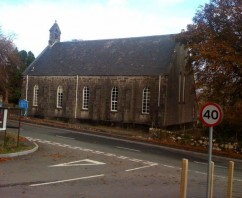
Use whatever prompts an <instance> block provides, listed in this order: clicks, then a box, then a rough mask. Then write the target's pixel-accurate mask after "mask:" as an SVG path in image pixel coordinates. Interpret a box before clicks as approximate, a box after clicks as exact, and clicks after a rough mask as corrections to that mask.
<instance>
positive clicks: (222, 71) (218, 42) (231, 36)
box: [176, 0, 242, 144]
mask: <svg viewBox="0 0 242 198" xmlns="http://www.w3.org/2000/svg"><path fill="white" fill-rule="evenodd" d="M241 13H242V4H241V0H211V1H210V3H208V4H205V5H204V6H201V7H200V8H199V9H198V10H197V12H196V14H195V16H194V18H193V24H189V25H188V26H187V30H183V31H182V32H181V33H180V34H178V35H177V36H176V39H177V41H179V42H181V43H182V44H183V45H184V46H185V47H186V49H187V51H188V54H187V69H188V71H190V72H193V73H194V75H195V82H196V83H195V89H196V91H197V99H198V106H199V107H201V105H203V104H204V103H206V102H216V103H218V104H219V105H220V106H222V109H223V114H224V118H223V121H222V123H221V124H220V125H219V126H217V127H216V128H215V133H216V134H215V135H216V136H217V139H220V140H221V141H230V139H233V140H234V141H237V142H238V143H239V144H242V116H241V112H242V86H241V85H242V14H241Z"/></svg>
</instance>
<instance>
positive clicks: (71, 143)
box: [0, 124, 242, 198]
mask: <svg viewBox="0 0 242 198" xmlns="http://www.w3.org/2000/svg"><path fill="white" fill-rule="evenodd" d="M21 135H23V136H26V137H29V138H30V139H31V140H33V141H35V142H36V143H37V144H39V146H40V149H39V150H38V151H37V152H36V153H34V154H31V155H28V156H24V157H18V158H15V159H14V160H10V161H7V162H4V163H1V164H0V167H1V169H0V178H1V179H0V197H16V195H17V196H18V197H110V198H111V197H126V196H128V197H180V195H179V191H180V175H181V170H180V167H181V160H182V158H186V159H189V173H188V175H189V180H188V197H205V195H206V179H207V176H206V174H207V164H206V163H207V156H206V155H204V154H198V153H192V152H180V151H179V150H176V149H171V148H166V147H161V146H157V145H151V144H147V143H141V142H134V141H129V140H125V139H122V140H121V139H118V138H113V137H106V136H100V135H96V134H90V133H88V132H75V131H71V130H66V129H59V128H53V127H46V126H38V125H33V124H22V128H21ZM229 160H231V159H226V158H220V157H219V158H215V157H213V161H214V162H215V177H214V180H215V181H214V195H216V196H215V197H226V188H227V173H228V169H227V166H228V161H229ZM234 176H235V177H234V189H233V195H234V196H233V197H242V189H241V186H242V163H241V161H239V160H236V161H235V174H234Z"/></svg>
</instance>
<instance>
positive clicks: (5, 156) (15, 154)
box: [0, 142, 39, 158]
mask: <svg viewBox="0 0 242 198" xmlns="http://www.w3.org/2000/svg"><path fill="white" fill-rule="evenodd" d="M32 143H33V144H34V148H33V149H30V150H26V151H20V152H16V153H8V154H0V158H9V157H11V158H12V157H19V156H23V155H29V154H32V153H34V152H35V151H37V150H38V149H39V145H38V144H36V143H35V142H32Z"/></svg>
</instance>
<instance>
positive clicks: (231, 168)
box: [227, 161, 234, 198]
mask: <svg viewBox="0 0 242 198" xmlns="http://www.w3.org/2000/svg"><path fill="white" fill-rule="evenodd" d="M233 177H234V162H233V161H229V175H228V190H227V198H232V192H233Z"/></svg>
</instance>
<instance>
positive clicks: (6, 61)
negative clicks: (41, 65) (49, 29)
mask: <svg viewBox="0 0 242 198" xmlns="http://www.w3.org/2000/svg"><path fill="white" fill-rule="evenodd" d="M19 64H20V59H19V55H18V51H17V49H16V47H15V45H14V44H13V42H12V39H11V37H6V36H4V35H3V34H2V33H1V30H0V93H1V94H2V95H3V101H4V103H8V99H9V94H10V93H9V90H10V86H11V79H12V77H13V75H14V70H15V69H16V68H19Z"/></svg>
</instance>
